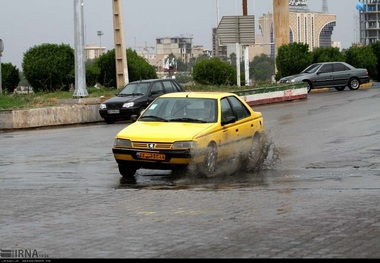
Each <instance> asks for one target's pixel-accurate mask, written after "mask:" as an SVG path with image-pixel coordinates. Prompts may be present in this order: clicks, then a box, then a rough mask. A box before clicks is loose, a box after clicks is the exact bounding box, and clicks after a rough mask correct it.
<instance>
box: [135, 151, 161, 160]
mask: <svg viewBox="0 0 380 263" xmlns="http://www.w3.org/2000/svg"><path fill="white" fill-rule="evenodd" d="M137 158H140V159H149V160H159V161H164V160H165V154H162V153H145V152H138V153H137Z"/></svg>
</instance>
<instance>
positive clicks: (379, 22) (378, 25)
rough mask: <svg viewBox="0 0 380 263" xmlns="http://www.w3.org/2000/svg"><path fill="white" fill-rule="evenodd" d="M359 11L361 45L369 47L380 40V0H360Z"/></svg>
mask: <svg viewBox="0 0 380 263" xmlns="http://www.w3.org/2000/svg"><path fill="white" fill-rule="evenodd" d="M356 8H357V9H358V10H359V31H360V43H361V44H362V45H367V44H371V43H375V42H376V41H378V40H379V39H380V0H360V1H359V3H358V4H357V5H356Z"/></svg>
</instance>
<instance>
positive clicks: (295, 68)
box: [276, 42, 312, 80]
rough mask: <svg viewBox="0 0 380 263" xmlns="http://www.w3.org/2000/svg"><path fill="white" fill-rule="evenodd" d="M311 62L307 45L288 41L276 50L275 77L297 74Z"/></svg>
mask: <svg viewBox="0 0 380 263" xmlns="http://www.w3.org/2000/svg"><path fill="white" fill-rule="evenodd" d="M311 62H312V55H311V52H310V51H309V45H308V44H304V43H297V42H295V43H290V44H287V45H282V46H280V47H279V48H278V50H277V57H276V67H277V74H276V79H277V80H279V79H280V78H282V77H286V76H289V75H293V74H298V73H300V72H301V71H302V70H304V69H305V68H306V67H307V66H309V65H310V64H311Z"/></svg>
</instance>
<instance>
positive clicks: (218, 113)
mask: <svg viewBox="0 0 380 263" xmlns="http://www.w3.org/2000/svg"><path fill="white" fill-rule="evenodd" d="M132 121H133V122H132V123H131V124H130V125H128V126H127V127H125V128H124V129H123V130H121V131H120V132H119V133H118V134H117V135H116V137H115V143H114V146H113V148H112V152H113V154H114V158H115V160H116V162H117V164H118V168H119V172H120V174H121V175H122V176H123V177H126V178H128V177H129V178H131V177H133V178H134V175H135V173H136V171H137V170H138V169H140V168H145V169H163V170H172V171H173V170H174V171H175V172H181V173H182V172H185V174H186V173H187V172H188V171H189V170H188V168H189V166H190V165H193V166H192V167H195V168H196V169H194V170H195V171H197V173H198V174H199V175H201V176H203V177H204V176H206V177H211V176H215V175H216V173H217V167H218V164H219V163H221V162H222V161H225V160H232V159H234V160H237V162H238V163H239V165H240V167H241V169H246V170H249V169H250V170H253V169H254V167H253V166H255V165H260V164H262V163H263V161H264V159H265V156H264V155H263V154H262V151H261V146H260V145H261V144H260V140H262V138H264V137H265V136H264V120H263V116H262V114H261V112H257V111H254V110H253V109H252V108H251V107H250V106H249V105H248V104H247V103H246V102H245V101H244V100H242V99H241V98H240V97H239V96H238V95H236V94H234V93H229V92H178V93H170V94H165V95H162V96H160V97H159V98H157V99H156V100H155V101H154V102H152V103H151V104H150V105H149V107H148V108H147V109H146V110H145V111H144V112H143V113H142V114H141V115H140V116H137V115H135V116H132Z"/></svg>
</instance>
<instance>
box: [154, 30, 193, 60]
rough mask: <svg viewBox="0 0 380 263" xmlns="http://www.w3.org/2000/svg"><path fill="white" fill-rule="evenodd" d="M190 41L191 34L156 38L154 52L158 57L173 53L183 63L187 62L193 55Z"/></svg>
mask: <svg viewBox="0 0 380 263" xmlns="http://www.w3.org/2000/svg"><path fill="white" fill-rule="evenodd" d="M192 42H193V37H192V36H188V37H185V36H179V37H163V38H156V54H157V56H158V57H162V58H164V56H168V55H170V54H173V55H174V56H175V57H176V58H177V59H181V60H182V61H183V62H184V63H189V61H190V58H192V57H193V54H192V45H193V43H192Z"/></svg>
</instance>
